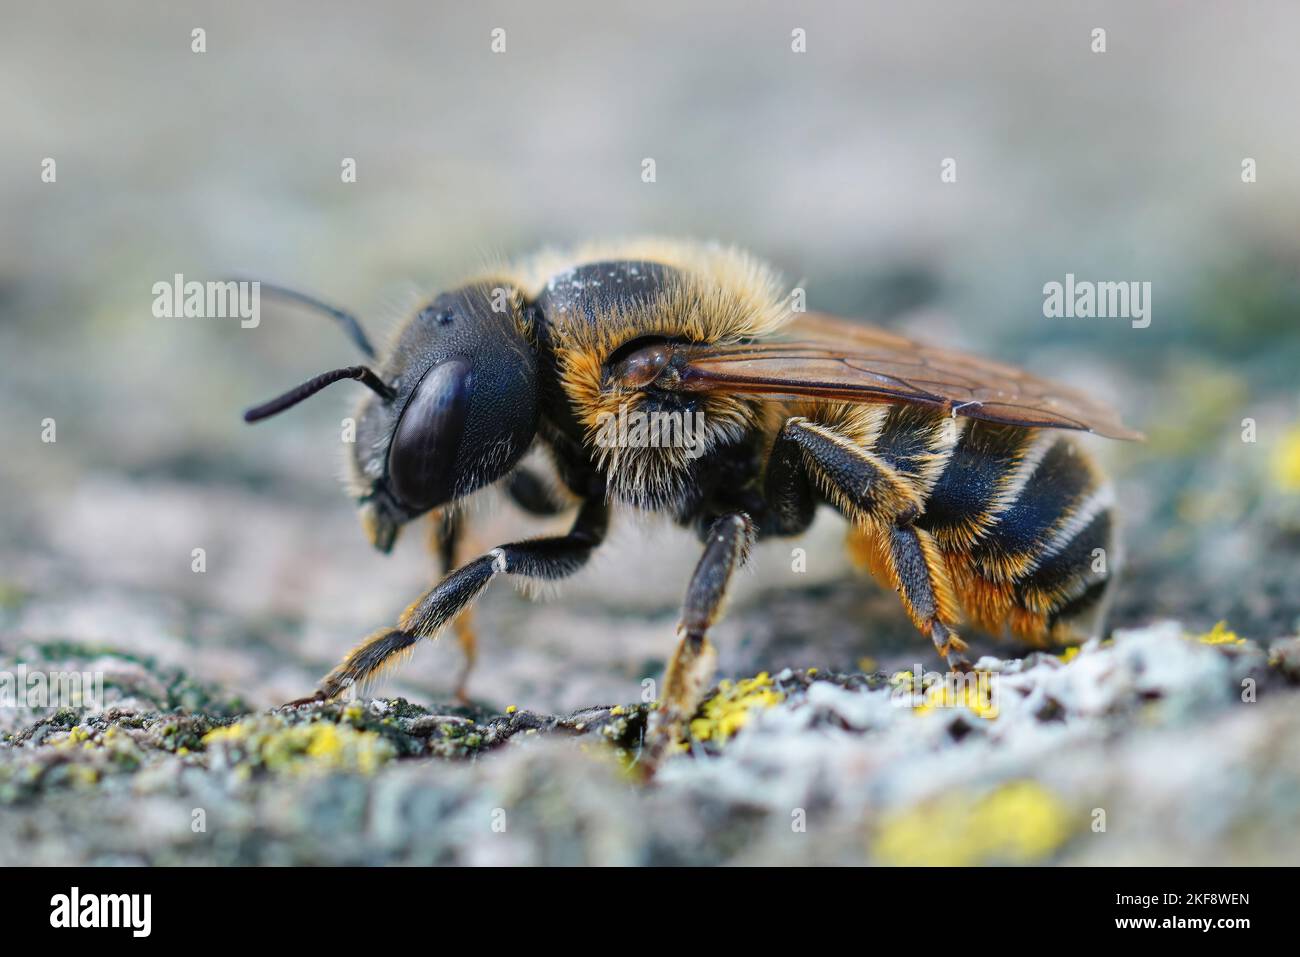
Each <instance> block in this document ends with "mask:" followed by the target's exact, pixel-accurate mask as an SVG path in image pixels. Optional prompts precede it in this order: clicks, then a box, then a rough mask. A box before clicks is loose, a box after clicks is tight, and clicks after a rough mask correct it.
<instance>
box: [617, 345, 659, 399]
mask: <svg viewBox="0 0 1300 957" xmlns="http://www.w3.org/2000/svg"><path fill="white" fill-rule="evenodd" d="M672 357H673V352H672V348H671V347H670V346H669V345H668V343H666V342H656V343H653V344H652V345H648V346H643V347H641V348H640V349H637V350H635V351H634V352H630V353H628V354H627V355H625V356H624V357H623V358H621V359H619V360H618V361H616V362H615V363H614V365H613V367H612V368H611V370H610V374H611V375H612V376H613V378H614V380H615V381H616V382H618V383H619V384H621V385H625V386H627V387H628V388H632V389H641V388H644V387H645V386H648V385H649V384H650V383H651V382H654V380H655V379H657V378H658V377H659V373H660V372H662V371H663V370H664V366H666V365H668V361H669V360H670V359H671V358H672Z"/></svg>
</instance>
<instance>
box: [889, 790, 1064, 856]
mask: <svg viewBox="0 0 1300 957" xmlns="http://www.w3.org/2000/svg"><path fill="white" fill-rule="evenodd" d="M1072 825H1073V822H1072V819H1071V815H1070V812H1069V810H1068V809H1067V808H1066V806H1065V804H1064V803H1063V802H1062V801H1061V800H1060V799H1059V798H1058V797H1057V796H1056V795H1055V794H1053V793H1052V792H1051V791H1049V790H1047V789H1046V788H1044V787H1043V786H1042V785H1040V784H1038V783H1037V782H1036V781H1012V782H1009V783H1007V784H1004V785H1002V786H1000V787H998V788H997V789H996V790H994V791H992V792H990V793H987V794H984V795H969V794H948V795H945V796H944V797H942V798H938V799H936V800H933V801H928V802H926V803H924V804H922V805H919V806H917V807H915V808H909V809H907V810H905V811H900V812H896V813H894V814H891V815H889V816H887V817H886V818H885V819H884V821H883V822H882V823H881V826H880V828H879V829H878V831H877V832H876V835H875V839H874V841H873V842H872V849H873V851H874V853H875V856H876V857H877V858H878V859H879V860H880V861H882V862H883V863H886V864H899V865H908V866H922V867H961V866H968V865H975V864H998V863H1002V864H1028V863H1033V862H1036V861H1041V860H1043V859H1044V858H1046V857H1048V856H1049V855H1051V854H1053V853H1054V852H1055V851H1056V850H1057V849H1059V848H1060V847H1061V845H1063V844H1064V843H1065V841H1066V840H1067V839H1068V838H1069V836H1070V832H1071V830H1072Z"/></svg>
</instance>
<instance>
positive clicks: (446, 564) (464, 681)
mask: <svg viewBox="0 0 1300 957" xmlns="http://www.w3.org/2000/svg"><path fill="white" fill-rule="evenodd" d="M464 533H465V515H464V513H463V512H461V511H460V510H459V509H456V508H451V509H447V510H446V511H443V512H441V513H439V514H438V515H435V516H434V518H433V537H432V545H433V550H434V552H435V553H436V554H437V556H438V565H439V571H441V572H442V574H443V575H446V574H447V573H449V572H450V571H451V570H452V569H453V568H455V567H456V566H457V564H458V563H459V562H460V560H461V554H460V552H461V546H462V545H463V544H464ZM451 627H452V630H453V631H454V632H455V633H456V644H458V645H460V653H461V666H460V672H459V674H457V676H456V686H455V691H454V693H455V695H456V700H457V701H459V702H460V703H461V704H469V694H468V693H467V691H466V689H467V688H468V686H469V676H470V673H471V672H473V670H474V665H475V664H476V663H477V662H478V634H477V632H476V631H475V629H474V609H473V608H469V607H467V608H466V609H465V610H464V611H462V612H461V613H460V614H459V615H457V616H456V618H455V620H454V621H453V622H452V623H451Z"/></svg>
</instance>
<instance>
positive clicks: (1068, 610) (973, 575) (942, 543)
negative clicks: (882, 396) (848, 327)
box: [872, 406, 1116, 644]
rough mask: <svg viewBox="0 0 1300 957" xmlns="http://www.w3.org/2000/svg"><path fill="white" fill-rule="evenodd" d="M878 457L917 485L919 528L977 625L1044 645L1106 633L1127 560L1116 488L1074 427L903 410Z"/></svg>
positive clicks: (884, 434) (879, 442) (884, 430)
mask: <svg viewBox="0 0 1300 957" xmlns="http://www.w3.org/2000/svg"><path fill="white" fill-rule="evenodd" d="M954 428H955V429H956V430H957V431H956V434H955V442H954V434H953V430H954ZM943 430H946V432H947V437H946V441H945V440H943V439H942V438H941V436H942V434H943ZM872 452H873V453H874V454H875V455H877V456H878V457H879V458H881V459H883V460H885V461H886V462H889V463H890V464H891V465H892V466H893V467H894V468H896V469H897V470H898V471H899V473H900V475H902V476H904V477H910V478H911V479H912V481H914V482H917V483H918V488H919V490H920V491H921V493H922V496H923V498H924V500H925V509H924V511H923V513H922V514H921V515H920V517H918V518H917V519H916V523H915V524H916V527H917V528H919V529H922V530H924V531H926V532H928V533H929V534H930V535H931V536H933V538H934V541H935V543H936V545H937V546H938V548H939V551H940V552H941V554H942V555H943V557H944V561H945V564H946V565H947V572H948V578H949V581H950V583H951V587H952V590H953V593H954V597H955V598H956V600H957V602H958V604H960V606H961V607H962V609H963V610H964V611H965V613H966V616H967V618H968V619H969V620H971V621H972V622H973V623H974V624H975V625H976V626H977V627H979V628H981V629H983V630H985V631H988V632H991V633H994V634H1001V633H1003V632H1005V631H1007V630H1009V631H1010V632H1011V633H1012V634H1014V635H1016V636H1017V637H1019V638H1021V639H1023V640H1025V641H1029V642H1032V643H1034V644H1045V643H1047V642H1048V641H1055V642H1069V641H1077V640H1081V639H1082V638H1085V637H1088V636H1089V635H1091V634H1094V633H1095V631H1096V629H1097V627H1099V625H1100V612H1101V610H1102V605H1103V602H1104V598H1105V593H1106V588H1107V585H1108V582H1109V577H1110V571H1111V563H1112V562H1113V561H1114V560H1115V558H1116V556H1115V554H1114V550H1113V542H1114V538H1113V533H1114V518H1113V512H1112V505H1113V495H1112V491H1111V487H1110V485H1109V484H1108V483H1107V482H1106V480H1105V478H1104V476H1102V475H1101V473H1100V472H1099V471H1098V469H1097V468H1096V466H1095V465H1094V464H1093V462H1092V461H1091V459H1089V458H1088V457H1087V456H1086V455H1085V454H1084V452H1083V451H1082V449H1080V448H1079V447H1078V446H1077V445H1076V444H1075V443H1074V442H1073V441H1072V440H1071V438H1070V437H1069V436H1068V435H1067V434H1065V433H1062V432H1056V431H1042V430H1034V429H1025V428H1021V427H1017V426H1006V425H997V424H993V423H989V422H983V421H977V420H970V419H966V420H953V419H951V418H949V417H947V416H945V415H943V414H941V413H938V412H931V411H926V410H918V409H916V408H907V407H901V406H899V407H894V408H893V409H891V410H890V411H889V413H888V414H887V415H886V416H885V418H884V420H883V422H882V423H881V427H880V430H879V432H878V434H877V435H876V437H875V441H874V443H873V447H872Z"/></svg>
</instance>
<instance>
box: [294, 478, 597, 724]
mask: <svg viewBox="0 0 1300 957" xmlns="http://www.w3.org/2000/svg"><path fill="white" fill-rule="evenodd" d="M608 521H609V509H608V507H607V506H606V505H605V503H604V501H602V500H600V499H589V500H587V501H586V502H584V503H583V505H582V508H581V509H580V510H579V512H578V516H577V518H576V519H574V522H573V527H572V528H571V529H570V530H569V533H568V534H567V535H559V536H555V537H551V538H535V539H531V540H529V541H523V542H515V543H513V544H510V545H502V546H500V547H499V548H494V549H492V551H490V552H488V553H487V554H486V555H481V556H480V557H478V558H476V559H474V560H473V561H471V562H468V563H466V564H464V565H462V566H461V567H460V568H457V569H456V570H455V571H453V572H452V573H450V574H449V575H447V576H445V577H444V578H443V579H442V581H440V582H438V584H437V585H435V586H433V588H431V589H429V590H428V591H427V592H425V593H424V595H423V596H422V597H421V598H419V599H418V600H416V601H415V602H413V603H412V604H411V605H410V607H409V608H407V609H406V611H405V612H403V613H402V617H401V618H400V619H399V620H398V623H397V627H396V628H382V629H380V630H379V631H377V632H375V633H374V634H372V635H371V636H370V637H368V638H366V639H365V640H364V641H363V642H361V644H359V645H357V646H356V647H355V648H353V649H352V651H351V652H350V653H349V654H348V656H347V657H346V658H344V659H343V660H342V661H341V662H339V664H338V665H337V666H336V667H335V668H334V670H333V671H331V672H330V673H329V674H328V675H326V676H325V677H324V678H323V679H322V680H321V683H320V687H319V688H317V690H316V693H315V694H314V695H312V696H311V697H310V698H304V699H302V701H298V702H293V704H295V705H296V704H303V703H307V702H312V701H326V700H328V699H330V698H333V697H336V696H338V695H339V694H342V693H343V692H344V691H347V690H348V689H349V688H352V687H355V686H357V685H361V684H364V683H365V682H367V681H369V680H371V679H373V678H374V677H375V676H376V675H377V674H379V672H380V671H381V670H383V669H384V668H385V667H387V666H388V665H390V664H392V663H393V662H394V661H396V660H398V659H399V657H400V656H402V655H403V654H404V653H406V652H409V651H410V650H411V649H412V648H413V647H414V645H415V643H416V642H417V641H419V640H420V639H421V638H432V637H435V636H436V635H437V634H438V633H439V632H441V631H442V630H443V628H445V627H446V626H447V625H448V624H450V623H451V622H452V621H453V620H455V618H456V617H457V616H458V615H460V614H462V613H463V612H464V611H465V609H466V608H468V607H469V606H470V604H471V603H472V602H473V601H474V599H475V598H477V597H478V596H479V594H480V593H481V592H482V591H483V589H484V588H486V587H487V585H488V582H490V581H491V580H492V579H493V578H495V577H496V576H497V575H501V574H506V575H519V576H523V577H525V578H536V579H543V580H556V579H560V578H567V577H568V576H569V575H572V574H573V573H574V572H576V571H577V570H578V569H580V568H582V567H583V566H584V565H585V564H586V563H587V559H588V558H590V557H591V553H592V551H593V550H594V549H595V548H596V546H597V545H599V544H600V543H601V542H602V541H603V540H604V538H605V531H606V528H607V525H608Z"/></svg>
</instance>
